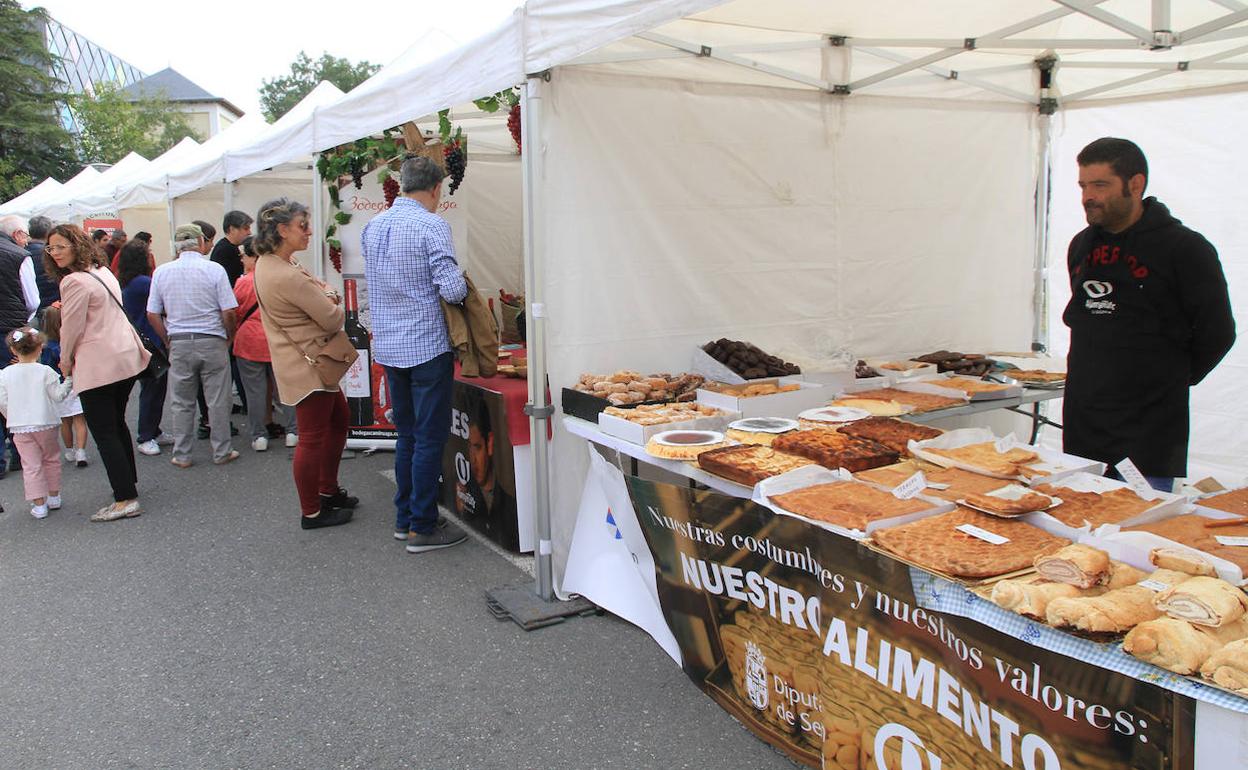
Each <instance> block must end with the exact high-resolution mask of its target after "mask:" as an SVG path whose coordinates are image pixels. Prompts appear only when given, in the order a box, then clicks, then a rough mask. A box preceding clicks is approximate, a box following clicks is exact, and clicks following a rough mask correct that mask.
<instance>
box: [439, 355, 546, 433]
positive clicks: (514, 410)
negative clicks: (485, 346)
mask: <svg viewBox="0 0 1248 770" xmlns="http://www.w3.org/2000/svg"><path fill="white" fill-rule="evenodd" d="M526 353H527V351H525V350H524V349H523V348H521V349H520V350H513V351H511V355H512V356H513V357H518V358H524V357H525V356H526ZM509 360H511V359H507V358H501V359H499V363H501V364H505V363H507V362H508V361H509ZM455 380H456V381H457V382H461V383H463V384H465V385H471V386H472V387H474V388H481V389H482V390H489V391H493V392H494V393H498V394H499V395H501V396H502V397H503V406H504V407H505V408H506V410H507V437H508V438H509V439H511V445H512V446H525V445H526V444H528V443H529V441H530V440H531V437H530V435H529V416H528V415H527V414H525V413H524V405H525V404H526V403H528V400H529V381H528V380H522V379H516V378H514V377H503V376H497V377H464V376H463V375H461V374H460V373H459V362H458V361H456V362H455ZM546 398H547V400H548V401H549V399H550V392H549V390H548V391H547V394H546ZM547 433H548V434H549V433H550V431H549V430H548V431H547Z"/></svg>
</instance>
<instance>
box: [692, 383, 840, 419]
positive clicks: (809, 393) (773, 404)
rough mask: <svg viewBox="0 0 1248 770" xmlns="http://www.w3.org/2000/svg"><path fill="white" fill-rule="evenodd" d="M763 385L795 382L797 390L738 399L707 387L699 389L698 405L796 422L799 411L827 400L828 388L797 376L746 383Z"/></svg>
mask: <svg viewBox="0 0 1248 770" xmlns="http://www.w3.org/2000/svg"><path fill="white" fill-rule="evenodd" d="M765 382H775V383H778V384H780V385H789V384H794V383H795V384H797V385H798V386H799V389H798V390H794V391H789V392H787V393H775V394H773V395H770V396H753V397H751V398H738V397H736V396H733V395H729V394H727V393H719V392H716V391H715V390H711V389H708V388H698V403H699V404H706V405H707V406H713V407H716V408H718V409H723V410H724V411H726V412H736V413H738V414H740V415H741V416H742V417H792V418H794V419H796V418H797V415H798V413H799V412H804V411H806V410H807V409H811V408H814V407H816V406H822V405H823V404H824V403H826V402H827V400H828V398H829V390H830V389H829V388H825V387H824V386H823V385H819V384H817V383H813V382H807V381H805V380H803V379H801V377H800V376H796V375H795V376H793V377H778V378H769V379H766V380H751V381H750V383H749V384H751V385H757V384H761V383H765ZM728 384H732V383H728ZM737 384H738V385H739V384H742V383H737Z"/></svg>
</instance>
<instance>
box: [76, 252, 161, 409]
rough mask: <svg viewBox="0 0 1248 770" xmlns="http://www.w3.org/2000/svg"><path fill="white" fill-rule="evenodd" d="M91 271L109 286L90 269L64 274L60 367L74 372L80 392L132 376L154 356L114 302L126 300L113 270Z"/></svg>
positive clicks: (77, 389) (100, 268) (77, 388)
mask: <svg viewBox="0 0 1248 770" xmlns="http://www.w3.org/2000/svg"><path fill="white" fill-rule="evenodd" d="M91 274H92V275H95V276H98V277H99V279H100V281H103V282H104V286H101V285H100V281H97V280H95V278H92V277H91V275H88V274H86V273H85V272H74V273H70V274H69V275H67V276H65V277H64V278H62V279H61V368H62V369H63V370H64V371H66V372H69V373H72V374H73V377H74V390H76V391H78V392H79V393H81V392H83V391H84V390H91V389H92V388H98V387H100V386H102V385H109V384H111V383H114V382H119V381H120V380H124V379H126V378H127V377H133V376H135V375H136V374H139V373H140V372H142V371H143V370H144V369H146V368H147V362H148V360H149V359H151V357H152V354H151V353H148V352H147V350H146V349H145V348H144V347H143V342H142V341H141V340H140V339H139V333H138V332H137V331H135V330H134V325H133V324H131V323H130V318H129V317H128V316H127V315H126V312H125V311H124V310H122V309H121V308H120V307H118V306H117V302H114V301H113V297H116V298H117V300H118V301H120V300H121V287H120V286H118V285H117V279H116V278H115V277H114V276H113V274H112V272H111V271H110V270H108V269H107V268H103V267H97V268H94V269H93V270H92V271H91ZM105 286H107V287H108V288H107V289H106V288H105ZM110 294H111V295H112V296H109V295H110Z"/></svg>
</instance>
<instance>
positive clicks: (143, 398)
mask: <svg viewBox="0 0 1248 770" xmlns="http://www.w3.org/2000/svg"><path fill="white" fill-rule="evenodd" d="M168 386H169V373H168V372H166V373H165V375H164V376H163V377H161V378H160V379H157V380H141V381H140V382H139V436H138V442H139V443H140V444H142V443H143V442H145V441H151V440H152V439H154V438H156V437H157V436H159V435H160V418H161V417H163V416H164V413H165V392H166V391H167V390H168V389H169V387H168Z"/></svg>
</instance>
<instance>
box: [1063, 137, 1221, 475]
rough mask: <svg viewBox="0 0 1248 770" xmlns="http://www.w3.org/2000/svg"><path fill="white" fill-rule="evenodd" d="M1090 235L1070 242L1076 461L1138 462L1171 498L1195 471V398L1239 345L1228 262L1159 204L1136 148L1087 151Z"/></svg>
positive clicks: (1069, 438) (1084, 169)
mask: <svg viewBox="0 0 1248 770" xmlns="http://www.w3.org/2000/svg"><path fill="white" fill-rule="evenodd" d="M1078 162H1079V188H1080V189H1081V190H1082V191H1083V209H1084V211H1085V212H1086V214H1087V219H1088V225H1089V226H1088V228H1087V229H1085V230H1083V231H1082V232H1080V233H1079V234H1078V235H1076V236H1075V237H1074V240H1072V241H1071V242H1070V249H1069V251H1068V252H1067V254H1066V263H1067V266H1068V268H1069V270H1070V289H1071V298H1070V304H1068V305H1067V306H1066V312H1065V313H1064V314H1063V315H1062V320H1063V321H1065V323H1066V325H1067V326H1069V327H1070V356H1069V361H1068V366H1069V373H1068V377H1067V381H1066V398H1065V406H1064V410H1063V423H1064V425H1065V427H1064V444H1065V449H1066V451H1067V452H1069V453H1071V454H1075V455H1079V456H1082V457H1088V458H1091V459H1094V460H1100V461H1102V462H1105V463H1107V464H1108V465H1109V466H1110V467H1111V468H1112V467H1113V466H1114V465H1115V464H1117V463H1118V462H1120V461H1121V460H1122V459H1123V458H1130V459H1131V461H1132V462H1133V463H1134V464H1135V466H1136V467H1137V468H1139V470H1140V472H1141V473H1143V474H1144V476H1145V477H1146V478H1148V481H1149V483H1150V484H1152V485H1153V486H1154V487H1157V488H1159V489H1165V490H1166V491H1169V489H1170V487H1171V486H1172V485H1173V483H1174V478H1175V477H1177V476H1185V475H1186V474H1187V437H1188V405H1187V399H1188V389H1189V388H1190V387H1191V386H1193V385H1195V384H1196V383H1198V382H1200V381H1201V380H1202V379H1204V378H1205V375H1207V374H1209V372H1210V371H1212V369H1213V367H1215V366H1217V364H1218V362H1219V361H1221V360H1222V357H1223V356H1225V355H1226V353H1227V351H1228V350H1230V349H1231V345H1232V344H1234V342H1235V319H1234V318H1233V317H1232V316H1231V302H1230V297H1229V296H1228V295H1227V291H1226V278H1225V277H1223V275H1222V265H1221V264H1220V263H1219V262H1218V253H1217V251H1215V250H1214V248H1213V246H1212V245H1211V244H1210V243H1209V242H1208V241H1207V240H1205V239H1204V237H1203V236H1201V235H1200V233H1197V232H1195V231H1194V230H1191V229H1189V228H1187V227H1184V226H1183V224H1182V223H1181V222H1179V220H1178V219H1175V218H1174V217H1173V216H1171V214H1170V210H1169V209H1167V208H1166V207H1165V206H1164V205H1163V204H1162V203H1161V202H1160V201H1158V200H1157V199H1156V198H1152V197H1150V198H1144V197H1143V195H1144V188H1145V187H1146V186H1147V184H1148V162H1147V161H1146V160H1145V159H1144V153H1143V152H1142V151H1141V150H1140V148H1139V147H1137V146H1136V145H1135V144H1134V143H1132V142H1130V141H1127V140H1126V139H1113V138H1103V139H1097V140H1096V141H1095V142H1092V143H1091V144H1089V145H1088V146H1087V147H1085V148H1083V151H1082V152H1080V153H1079V156H1078Z"/></svg>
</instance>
